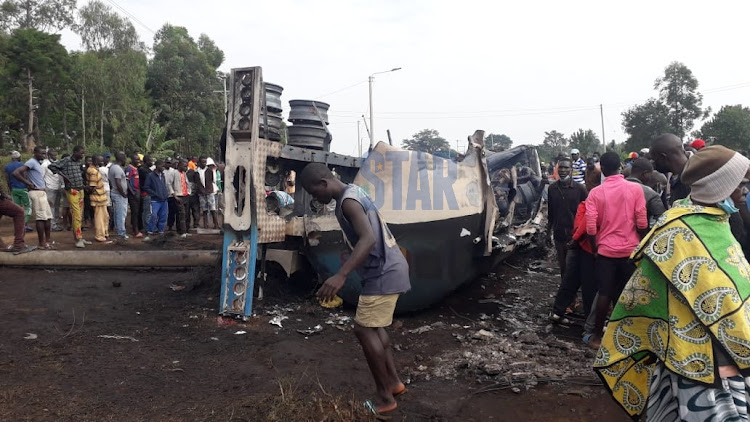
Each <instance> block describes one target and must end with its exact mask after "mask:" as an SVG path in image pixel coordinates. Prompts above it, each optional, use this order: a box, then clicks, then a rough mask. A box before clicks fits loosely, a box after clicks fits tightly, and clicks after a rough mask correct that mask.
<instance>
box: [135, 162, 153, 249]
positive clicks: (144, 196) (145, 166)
mask: <svg viewBox="0 0 750 422" xmlns="http://www.w3.org/2000/svg"><path fill="white" fill-rule="evenodd" d="M153 165H154V158H153V157H152V156H150V155H145V156H144V157H143V161H142V164H141V166H140V167H138V180H139V181H140V184H141V218H142V219H143V227H145V228H146V232H147V233H146V235H148V234H150V233H148V227H149V226H150V222H151V195H149V194H148V192H146V189H145V186H146V180H148V175H149V174H151V172H152V170H151V166H153ZM135 237H138V235H136V236H135Z"/></svg>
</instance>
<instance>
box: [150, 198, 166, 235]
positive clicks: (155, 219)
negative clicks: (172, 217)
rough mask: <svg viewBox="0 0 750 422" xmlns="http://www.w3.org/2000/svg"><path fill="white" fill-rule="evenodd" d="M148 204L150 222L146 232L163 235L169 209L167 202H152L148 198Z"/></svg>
mask: <svg viewBox="0 0 750 422" xmlns="http://www.w3.org/2000/svg"><path fill="white" fill-rule="evenodd" d="M149 202H150V204H151V220H150V221H149V223H148V232H149V233H156V231H157V230H158V231H159V233H164V227H165V226H166V225H167V214H168V209H169V208H168V205H167V201H153V200H151V198H149Z"/></svg>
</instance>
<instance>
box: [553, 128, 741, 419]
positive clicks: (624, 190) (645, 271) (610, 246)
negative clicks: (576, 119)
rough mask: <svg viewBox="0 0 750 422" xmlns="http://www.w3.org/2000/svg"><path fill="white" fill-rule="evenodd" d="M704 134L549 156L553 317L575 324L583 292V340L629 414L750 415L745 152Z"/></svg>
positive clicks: (666, 416)
mask: <svg viewBox="0 0 750 422" xmlns="http://www.w3.org/2000/svg"><path fill="white" fill-rule="evenodd" d="M697 141H700V142H697ZM697 141H694V142H693V143H691V144H683V143H682V141H681V139H680V138H679V137H677V136H675V135H672V134H665V135H661V136H659V137H657V138H656V139H654V140H653V141H652V142H651V145H650V148H645V149H643V150H641V151H640V152H639V153H631V154H630V155H629V156H628V158H627V160H625V162H622V161H621V159H620V157H619V156H618V154H616V153H614V152H607V153H605V154H602V155H601V156H599V155H598V154H592V156H591V157H590V158H588V159H587V160H584V159H583V158H582V157H581V155H580V152H579V151H578V150H575V149H574V150H572V151H570V153H571V156H570V157H567V156H559V157H558V158H557V160H556V161H557V162H556V163H555V164H554V165H551V166H550V168H549V169H548V172H549V178H550V184H549V185H548V186H547V193H546V198H547V201H548V210H549V212H548V216H549V220H548V221H549V230H548V232H549V233H550V238H549V242H550V244H552V239H553V238H554V245H555V249H556V253H557V259H558V261H559V264H560V269H561V274H560V275H561V278H562V280H561V284H560V288H559V290H558V292H557V295H556V297H555V301H554V305H553V307H552V310H551V313H550V319H551V320H552V321H553V322H555V323H560V324H568V323H571V319H572V318H573V317H574V316H576V315H575V314H572V313H571V312H570V310H571V308H572V306H571V304H572V303H574V302H575V298H576V296H577V292H578V290H579V289H580V290H581V298H582V300H581V302H582V308H583V315H578V316H580V317H581V318H582V319H585V324H584V334H583V342H584V343H586V344H587V345H589V346H591V347H592V348H593V349H595V350H597V356H596V359H595V362H594V368H595V369H596V371H597V372H598V374H599V376H600V377H601V378H602V380H603V381H604V382H605V384H606V386H607V387H608V388H609V390H610V392H611V394H612V395H613V396H614V398H615V399H616V400H617V401H618V402H619V403H620V404H621V405H622V407H623V408H624V409H625V410H626V411H627V412H628V413H629V414H630V415H631V416H634V417H635V416H638V415H642V414H644V413H645V414H646V415H647V419H648V420H659V421H683V420H691V421H692V420H696V421H697V420H700V421H703V420H747V416H748V401H749V400H748V397H750V387H748V385H750V378H748V377H749V376H750V353H749V352H748V351H750V300H748V299H749V298H750V265H748V261H747V256H748V251H750V236H748V233H750V212H748V207H749V206H750V204H749V203H748V201H750V195H748V189H747V187H748V186H750V185H749V182H750V160H748V158H747V157H746V153H739V152H735V151H732V150H730V149H727V148H725V147H722V146H718V145H716V146H706V144H705V142H703V141H702V140H697ZM743 415H744V419H743V418H742V417H743Z"/></svg>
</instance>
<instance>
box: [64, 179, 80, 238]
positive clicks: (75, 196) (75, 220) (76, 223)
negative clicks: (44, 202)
mask: <svg viewBox="0 0 750 422" xmlns="http://www.w3.org/2000/svg"><path fill="white" fill-rule="evenodd" d="M73 192H75V193H73ZM65 197H66V198H68V203H69V204H70V215H71V220H72V226H73V234H74V236H75V238H76V240H81V239H83V234H82V233H81V223H82V222H83V197H84V194H83V189H78V190H75V189H71V190H66V191H65Z"/></svg>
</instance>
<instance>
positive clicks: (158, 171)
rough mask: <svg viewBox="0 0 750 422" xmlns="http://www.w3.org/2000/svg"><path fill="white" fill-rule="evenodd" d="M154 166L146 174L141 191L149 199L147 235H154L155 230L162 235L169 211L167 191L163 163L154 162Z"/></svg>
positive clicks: (161, 161) (146, 239) (147, 238)
mask: <svg viewBox="0 0 750 422" xmlns="http://www.w3.org/2000/svg"><path fill="white" fill-rule="evenodd" d="M155 165H156V168H155V169H154V171H152V172H150V173H149V174H148V176H147V177H146V183H144V184H143V190H144V191H145V192H146V194H148V195H149V197H150V198H151V218H150V219H149V222H148V234H149V235H151V234H154V233H156V230H159V233H160V234H164V228H165V226H166V225H167V216H168V210H169V208H168V206H167V199H169V191H168V190H167V182H166V179H165V178H164V161H163V160H156V163H155ZM143 240H144V241H149V240H151V238H150V237H149V236H146V237H145V238H144V239H143Z"/></svg>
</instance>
